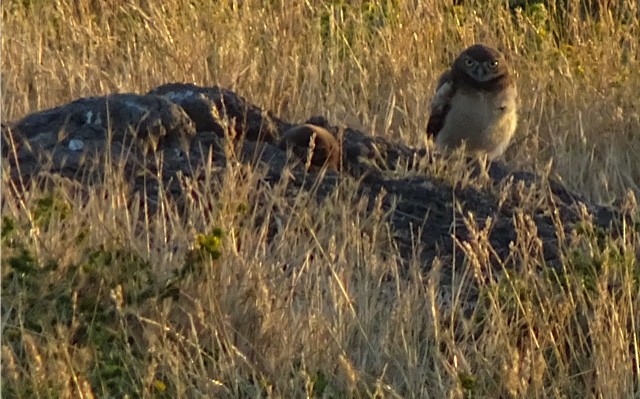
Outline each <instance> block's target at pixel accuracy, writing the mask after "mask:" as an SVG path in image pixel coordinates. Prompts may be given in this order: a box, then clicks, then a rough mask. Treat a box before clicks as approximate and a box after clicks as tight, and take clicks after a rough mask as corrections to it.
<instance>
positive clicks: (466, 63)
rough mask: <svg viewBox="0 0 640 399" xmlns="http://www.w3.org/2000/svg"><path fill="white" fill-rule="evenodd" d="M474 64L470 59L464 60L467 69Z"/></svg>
mask: <svg viewBox="0 0 640 399" xmlns="http://www.w3.org/2000/svg"><path fill="white" fill-rule="evenodd" d="M475 63H476V62H475V61H474V60H472V59H471V58H467V59H465V60H464V65H465V66H466V67H467V68H471V67H472V66H473V65H474V64H475Z"/></svg>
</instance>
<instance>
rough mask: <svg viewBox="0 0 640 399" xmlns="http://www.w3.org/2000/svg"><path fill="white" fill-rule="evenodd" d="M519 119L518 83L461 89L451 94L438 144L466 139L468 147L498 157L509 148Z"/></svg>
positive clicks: (452, 146) (458, 143)
mask: <svg viewBox="0 0 640 399" xmlns="http://www.w3.org/2000/svg"><path fill="white" fill-rule="evenodd" d="M516 123H517V113H516V91H515V87H514V88H513V89H512V88H511V87H510V88H507V89H506V90H503V91H501V92H499V93H495V92H485V91H478V90H467V89H461V90H458V91H457V92H456V93H455V94H454V95H453V96H451V99H450V108H449V112H448V113H447V115H446V118H445V120H444V125H443V128H442V130H441V131H440V133H439V134H438V136H437V144H438V145H439V146H442V147H448V148H454V147H458V146H460V145H461V144H462V143H463V142H465V143H466V147H467V150H469V151H471V152H485V153H487V154H489V155H490V156H491V157H495V156H498V155H500V154H501V153H502V152H503V151H504V150H505V149H506V147H507V145H508V144H509V141H510V140H511V137H512V136H513V133H514V131H515V127H516Z"/></svg>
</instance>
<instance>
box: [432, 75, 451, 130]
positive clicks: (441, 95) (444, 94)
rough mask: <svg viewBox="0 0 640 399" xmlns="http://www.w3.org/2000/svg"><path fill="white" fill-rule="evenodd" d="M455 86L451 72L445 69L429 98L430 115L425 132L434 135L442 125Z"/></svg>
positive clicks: (449, 106)
mask: <svg viewBox="0 0 640 399" xmlns="http://www.w3.org/2000/svg"><path fill="white" fill-rule="evenodd" d="M454 91H455V88H454V87H453V80H452V79H451V72H450V71H447V72H445V73H443V74H442V76H440V79H439V80H438V88H437V89H436V94H435V95H434V96H433V98H432V99H431V115H430V116H429V122H427V134H428V135H429V136H433V137H436V136H437V135H438V132H440V130H442V127H443V126H444V121H445V118H446V117H447V113H448V112H449V109H450V108H451V97H452V96H453V93H454Z"/></svg>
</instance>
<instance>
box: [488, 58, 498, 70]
mask: <svg viewBox="0 0 640 399" xmlns="http://www.w3.org/2000/svg"><path fill="white" fill-rule="evenodd" d="M497 67H498V61H497V60H493V61H491V62H490V63H489V68H491V69H496V68H497Z"/></svg>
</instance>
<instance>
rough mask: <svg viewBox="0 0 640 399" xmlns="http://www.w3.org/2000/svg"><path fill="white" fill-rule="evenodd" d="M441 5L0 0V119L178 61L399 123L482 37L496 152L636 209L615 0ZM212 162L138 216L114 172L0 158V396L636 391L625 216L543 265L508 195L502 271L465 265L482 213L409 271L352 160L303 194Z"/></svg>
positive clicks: (409, 129)
mask: <svg viewBox="0 0 640 399" xmlns="http://www.w3.org/2000/svg"><path fill="white" fill-rule="evenodd" d="M293 3H295V4H293ZM418 3H420V5H416V4H418ZM449 3H450V2H445V1H429V0H427V1H424V2H408V1H391V0H390V1H362V2H352V3H350V2H340V1H333V2H330V1H307V2H284V1H257V0H256V1H245V2H236V1H222V2H209V1H199V0H195V1H194V0H192V1H186V0H176V1H172V2H147V1H142V0H129V1H124V0H123V1H118V0H111V1H104V2H100V1H95V2H94V1H88V0H84V1H69V0H59V1H55V2H48V1H35V0H34V1H4V2H2V14H3V26H2V71H1V72H2V76H1V78H2V119H3V120H7V119H9V120H10V119H16V118H19V117H21V116H23V115H25V114H26V113H28V112H32V111H35V110H38V109H43V108H46V107H52V106H55V105H58V104H61V103H64V102H66V101H70V100H73V99H75V98H77V97H80V96H89V95H98V94H105V93H111V92H127V91H136V92H143V91H146V90H148V89H150V88H152V87H154V86H156V85H159V84H161V83H165V82H169V81H192V82H195V83H199V84H203V85H212V84H220V85H222V86H225V87H230V88H233V89H235V90H237V91H238V92H239V93H240V94H241V95H243V96H245V97H247V98H248V99H250V100H251V101H252V102H254V103H257V104H259V105H261V106H263V107H264V108H267V109H271V110H273V111H274V113H275V114H277V115H280V116H282V117H283V118H285V119H289V120H292V121H301V120H304V119H306V118H308V117H309V116H311V115H315V114H323V115H325V116H327V117H328V118H329V120H331V121H333V122H340V123H345V124H348V125H351V126H354V127H362V128H364V129H366V130H368V131H371V132H372V133H374V134H377V135H382V136H387V137H393V138H394V139H397V140H399V141H403V142H406V143H408V144H412V145H423V140H424V138H423V137H424V135H423V132H424V126H426V120H427V117H428V114H427V104H428V102H429V100H430V97H431V93H432V92H433V89H434V88H433V84H434V82H435V80H436V78H437V76H438V74H439V73H440V72H441V71H442V70H443V68H444V67H445V65H446V64H447V62H449V61H450V60H451V59H452V57H453V56H454V55H455V54H456V53H457V52H458V51H459V50H460V49H461V48H463V47H465V46H466V45H469V44H471V43H473V42H476V41H483V42H487V43H490V44H493V45H495V46H497V47H499V48H501V49H502V50H503V51H504V52H505V53H506V54H507V55H508V57H509V58H510V59H511V61H512V63H513V65H514V66H515V69H516V71H517V75H518V80H519V82H520V93H521V99H522V108H521V123H520V127H519V129H518V133H517V138H516V140H515V143H514V145H513V146H512V147H511V148H510V150H509V152H508V154H507V156H506V161H507V162H508V163H509V164H510V165H512V166H513V167H514V168H521V169H528V170H533V171H537V172H541V171H545V168H546V165H548V163H549V162H550V161H552V172H553V173H554V174H555V175H557V176H559V178H561V179H562V180H563V181H565V182H566V183H567V185H568V186H569V187H571V188H572V189H575V190H577V191H579V192H581V193H584V194H585V195H586V196H587V197H588V198H590V199H592V200H594V201H602V202H609V201H611V200H613V199H616V198H617V199H623V198H627V199H626V200H625V201H624V202H625V204H626V205H625V206H627V207H628V208H629V210H630V212H631V213H632V214H636V215H637V213H638V209H637V205H636V204H635V202H634V200H633V195H629V196H628V197H627V196H626V193H627V191H628V190H631V191H632V192H635V193H636V194H637V193H639V192H640V187H639V185H640V183H639V182H640V155H638V154H640V135H639V134H638V133H640V105H639V103H638V100H637V93H638V92H640V74H638V72H637V71H638V70H639V69H640V48H639V47H640V44H639V43H638V40H637V38H638V37H640V22H639V14H638V13H639V10H638V8H637V7H638V6H637V2H635V1H632V0H622V1H618V2H607V1H604V0H602V1H600V4H601V8H600V12H599V13H596V14H584V13H581V12H580V10H578V9H575V8H576V7H573V8H571V7H570V9H569V10H568V11H567V12H566V14H563V13H562V12H561V10H560V2H558V4H556V3H555V2H554V1H550V2H549V3H551V4H550V5H549V6H548V7H546V8H545V7H543V6H541V5H535V6H528V7H527V8H526V9H524V10H517V11H513V12H512V11H510V10H509V9H508V8H506V7H505V5H504V4H505V2H504V1H498V0H495V1H482V2H480V1H477V2H476V1H467V6H464V7H461V6H458V7H453V6H451V5H450V4H449ZM476 3H477V4H476ZM569 3H571V4H574V5H575V4H576V3H577V2H569ZM594 3H595V2H594ZM609 3H610V4H609ZM606 4H609V8H608V9H607V8H606V7H605V5H606ZM4 169H6V168H4ZM207 173H208V174H211V179H213V177H212V175H213V174H214V173H217V171H212V170H209V171H207ZM221 173H222V180H221V183H220V184H219V185H211V184H202V183H201V184H200V185H196V186H195V187H194V190H196V191H198V192H199V195H198V201H194V202H193V203H192V204H191V205H190V209H189V210H188V215H189V217H187V218H184V217H180V216H179V215H178V213H177V212H176V211H175V209H173V208H172V205H171V204H170V203H169V202H166V203H164V204H163V207H161V212H160V213H159V214H158V215H156V216H154V217H152V218H150V217H147V218H145V217H144V209H141V208H140V206H139V205H137V204H139V203H140V201H136V200H131V199H130V198H126V197H125V195H124V194H119V193H124V192H126V190H124V189H123V187H122V184H123V183H122V181H123V180H124V179H122V177H121V176H118V175H117V173H114V175H113V176H110V179H108V182H106V183H105V184H104V185H103V186H101V187H94V188H91V189H85V190H84V191H83V190H80V189H78V188H77V187H72V186H70V184H68V183H64V182H61V184H60V187H59V188H58V189H56V190H55V191H54V192H52V193H47V192H40V191H37V190H35V189H34V190H33V191H30V192H26V193H16V191H15V190H14V189H12V187H11V185H10V182H9V179H8V178H7V176H8V173H7V171H6V170H3V187H2V195H3V203H2V216H3V224H2V249H3V251H2V277H3V283H2V365H3V367H2V381H3V383H2V394H3V396H6V397H87V398H89V397H102V396H107V395H113V396H116V397H120V396H123V395H125V394H128V395H129V396H130V397H138V396H142V397H158V396H159V397H162V396H165V397H194V396H198V395H205V396H220V397H254V396H258V395H268V396H274V397H304V396H307V395H308V396H317V397H352V396H356V397H370V396H381V397H452V398H455V397H476V396H477V397H498V396H504V397H522V396H525V397H634V396H636V397H637V396H638V395H640V388H639V385H638V378H639V375H640V365H639V362H638V361H639V359H640V356H639V353H638V352H639V351H640V341H639V338H638V336H637V331H638V324H640V310H639V309H640V299H639V298H640V283H639V279H640V273H639V272H638V267H639V266H638V263H637V259H638V254H639V253H640V236H639V234H640V232H639V227H638V226H639V224H638V223H640V221H638V220H637V219H636V220H635V224H633V223H632V224H629V225H627V226H625V228H624V232H623V234H622V235H620V236H615V237H614V236H609V235H608V234H607V233H606V232H603V231H601V230H599V229H597V228H595V227H594V226H593V224H592V223H590V222H589V220H588V217H587V216H585V222H584V223H583V226H582V228H581V229H580V230H579V231H578V232H576V233H575V237H572V238H571V239H570V242H571V243H572V245H570V246H568V247H567V248H563V251H562V252H563V261H564V269H563V272H561V273H558V274H554V273H551V272H547V271H545V270H547V269H546V268H545V267H544V266H545V265H544V260H543V259H542V255H541V254H540V251H539V250H538V249H539V248H541V247H542V243H540V242H539V241H540V240H538V239H537V238H536V237H535V234H533V233H535V231H533V230H534V228H535V226H532V225H531V223H530V222H529V221H528V219H527V215H526V212H525V211H524V210H525V209H527V204H524V205H523V207H522V209H523V211H522V212H521V213H519V214H518V215H516V216H517V217H516V220H515V222H516V223H517V224H518V226H519V234H520V236H519V239H518V241H517V242H516V243H514V246H513V248H512V249H511V251H512V256H513V258H512V259H514V260H513V262H514V263H519V264H520V265H521V268H520V269H518V270H517V271H513V272H511V273H507V274H504V275H503V276H502V277H501V278H499V277H498V276H492V277H491V278H486V279H485V278H479V277H478V276H480V275H482V272H483V271H486V270H487V268H488V265H487V262H488V260H489V259H490V258H491V255H490V252H491V248H490V245H489V243H488V241H487V239H486V234H485V233H484V232H483V231H477V234H475V235H474V237H475V239H474V240H473V241H472V242H470V243H466V244H463V245H461V247H460V249H459V253H458V258H457V259H461V260H460V261H459V262H457V264H456V265H450V264H442V263H441V262H439V261H438V260H436V262H435V263H434V265H433V267H431V268H430V271H429V272H425V269H426V268H425V267H424V265H421V264H420V263H419V261H418V259H417V257H416V258H415V259H414V260H413V261H412V262H409V263H410V264H409V265H406V264H402V265H401V259H400V256H399V254H398V251H397V249H396V248H395V246H394V243H393V239H392V235H393V232H392V231H390V229H389V227H388V224H387V223H386V218H387V215H386V214H385V212H384V211H383V210H382V208H380V209H378V210H374V212H367V211H366V207H365V206H364V204H360V205H358V206H356V208H355V210H354V209H353V206H352V204H354V203H355V204H359V201H358V199H357V198H354V196H355V195H356V190H355V184H356V183H355V182H345V183H341V185H340V187H339V188H338V189H337V190H336V191H335V192H334V193H333V194H332V195H331V196H330V197H329V198H328V199H327V200H326V201H324V202H322V203H317V202H316V201H315V200H314V199H313V196H312V195H311V194H305V193H300V194H298V195H297V196H295V197H293V198H292V197H291V196H287V195H285V192H286V191H287V190H288V182H287V181H283V182H280V183H279V184H278V185H277V186H276V187H271V188H267V187H264V186H262V185H260V184H259V181H260V177H261V173H262V171H260V170H256V169H252V168H251V167H249V166H246V165H236V166H232V167H230V168H228V169H227V170H225V171H223V172H221ZM207 181H210V180H207ZM211 181H213V180H211ZM256 187H258V188H256ZM465 222H466V223H468V224H469V226H472V227H473V226H474V224H473V223H474V221H473V220H466V221H465ZM269 223H271V225H270V224H269ZM558 223H559V224H560V222H558ZM561 230H562V226H560V225H558V231H561ZM220 232H222V233H220ZM268 234H275V237H274V238H273V239H272V240H267V239H266V238H267V235H268ZM462 259H463V260H462ZM454 266H455V267H456V273H454V276H455V278H454V281H452V282H447V283H446V284H445V283H442V281H440V280H441V278H442V276H443V273H441V271H442V269H443V268H451V267H454ZM541 270H542V272H541ZM177 271H179V272H177ZM447 275H448V274H447ZM471 285H474V286H475V287H476V288H477V289H478V290H479V300H478V301H477V304H476V305H474V306H473V307H472V309H466V310H467V311H466V312H465V309H464V307H465V306H464V305H465V304H466V303H464V301H463V298H464V296H465V295H466V293H467V292H466V290H467V289H468V287H469V286H471ZM446 286H452V287H453V288H451V289H447V288H445V287H446ZM174 288H177V289H174ZM161 298H162V299H161Z"/></svg>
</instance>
